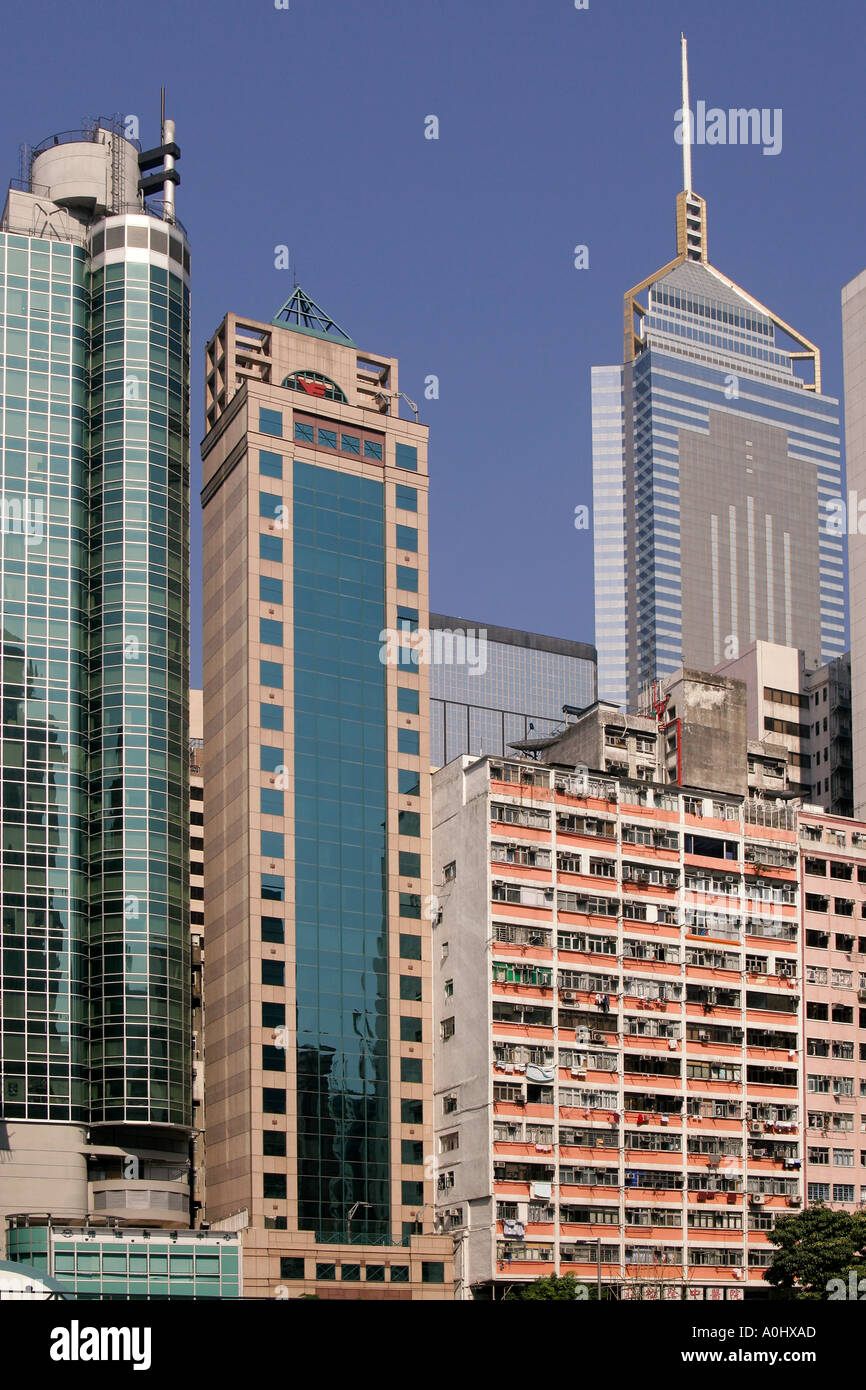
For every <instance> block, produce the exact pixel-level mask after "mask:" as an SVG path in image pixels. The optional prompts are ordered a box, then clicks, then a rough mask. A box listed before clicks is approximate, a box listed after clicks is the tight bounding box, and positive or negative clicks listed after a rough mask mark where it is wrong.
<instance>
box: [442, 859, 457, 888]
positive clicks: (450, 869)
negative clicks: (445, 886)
mask: <svg viewBox="0 0 866 1390" xmlns="http://www.w3.org/2000/svg"><path fill="white" fill-rule="evenodd" d="M442 877H443V878H444V880H445V882H446V883H453V882H454V879H455V878H456V877H457V860H456V859H452V860H451V862H450V864H446V865H445V867H444V868H443V870H442Z"/></svg>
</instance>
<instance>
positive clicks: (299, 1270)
mask: <svg viewBox="0 0 866 1390" xmlns="http://www.w3.org/2000/svg"><path fill="white" fill-rule="evenodd" d="M303 1277H304V1260H303V1256H301V1257H300V1258H296V1257H294V1256H291V1255H289V1256H286V1255H281V1256H280V1278H281V1279H303Z"/></svg>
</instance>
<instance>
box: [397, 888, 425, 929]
mask: <svg viewBox="0 0 866 1390" xmlns="http://www.w3.org/2000/svg"><path fill="white" fill-rule="evenodd" d="M400 916H401V917H414V918H415V919H416V920H417V921H419V922H420V920H421V897H420V894H418V893H401V894H400Z"/></svg>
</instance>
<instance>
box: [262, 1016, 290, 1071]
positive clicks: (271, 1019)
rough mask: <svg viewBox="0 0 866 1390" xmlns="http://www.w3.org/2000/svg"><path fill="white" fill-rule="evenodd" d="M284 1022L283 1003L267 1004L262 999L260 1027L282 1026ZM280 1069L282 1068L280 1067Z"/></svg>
mask: <svg viewBox="0 0 866 1390" xmlns="http://www.w3.org/2000/svg"><path fill="white" fill-rule="evenodd" d="M285 1024H286V1006H285V1004H269V1003H268V1002H267V1000H263V1001H262V1027H263V1028H284V1027H285ZM280 1070H281V1071H282V1068H280Z"/></svg>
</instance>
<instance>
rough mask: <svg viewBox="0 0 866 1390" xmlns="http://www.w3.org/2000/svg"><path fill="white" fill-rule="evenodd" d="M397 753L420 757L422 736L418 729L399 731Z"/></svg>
mask: <svg viewBox="0 0 866 1390" xmlns="http://www.w3.org/2000/svg"><path fill="white" fill-rule="evenodd" d="M397 752H398V753H408V754H409V755H410V756H413V757H416V758H417V757H418V756H419V754H420V752H421V735H420V734H419V733H418V730H417V729H398V730H397Z"/></svg>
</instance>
